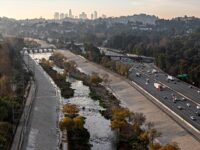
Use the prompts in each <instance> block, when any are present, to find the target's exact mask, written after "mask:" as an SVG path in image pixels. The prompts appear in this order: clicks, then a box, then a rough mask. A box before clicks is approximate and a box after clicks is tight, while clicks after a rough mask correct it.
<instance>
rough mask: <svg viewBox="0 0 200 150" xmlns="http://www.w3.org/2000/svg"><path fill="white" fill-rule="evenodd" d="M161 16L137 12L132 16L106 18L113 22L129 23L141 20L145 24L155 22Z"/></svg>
mask: <svg viewBox="0 0 200 150" xmlns="http://www.w3.org/2000/svg"><path fill="white" fill-rule="evenodd" d="M158 19H159V18H158V17H157V16H155V15H146V14H135V15H132V16H121V17H112V18H111V17H109V18H106V19H104V20H106V21H110V22H112V23H125V24H126V23H128V22H141V23H143V24H155V22H156V20H158Z"/></svg>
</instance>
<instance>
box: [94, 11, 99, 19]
mask: <svg viewBox="0 0 200 150" xmlns="http://www.w3.org/2000/svg"><path fill="white" fill-rule="evenodd" d="M97 18H98V14H97V11H94V19H97Z"/></svg>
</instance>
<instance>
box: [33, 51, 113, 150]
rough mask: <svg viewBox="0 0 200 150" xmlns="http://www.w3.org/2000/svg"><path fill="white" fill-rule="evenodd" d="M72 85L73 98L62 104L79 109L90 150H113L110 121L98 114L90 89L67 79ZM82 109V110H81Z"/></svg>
mask: <svg viewBox="0 0 200 150" xmlns="http://www.w3.org/2000/svg"><path fill="white" fill-rule="evenodd" d="M50 55H51V54H49V53H48V54H46V55H45V54H34V55H33V54H32V58H34V59H35V60H37V61H39V59H42V58H45V59H48V58H49V57H50ZM54 70H57V71H58V72H62V71H63V70H61V69H59V68H57V67H54ZM67 80H68V81H69V82H70V83H72V88H73V89H74V90H75V93H74V97H72V98H70V99H63V104H65V103H71V104H76V105H77V106H78V107H79V108H80V111H79V114H80V115H82V116H84V117H85V118H86V120H85V128H86V129H88V131H89V133H90V144H92V148H91V149H92V150H115V149H116V148H115V146H114V145H115V144H114V141H115V140H114V139H115V138H114V137H115V136H114V132H113V131H111V129H110V121H109V120H107V119H105V118H104V117H103V116H102V115H101V114H100V112H99V110H103V108H102V107H101V106H99V102H98V101H95V100H92V99H91V98H90V97H89V93H90V89H89V87H88V86H85V85H83V83H82V81H79V80H75V79H72V78H68V79H67ZM82 108H84V109H82Z"/></svg>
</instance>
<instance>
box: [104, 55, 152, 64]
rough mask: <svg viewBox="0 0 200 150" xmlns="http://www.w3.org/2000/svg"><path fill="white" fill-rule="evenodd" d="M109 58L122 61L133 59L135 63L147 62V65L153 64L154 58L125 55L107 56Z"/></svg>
mask: <svg viewBox="0 0 200 150" xmlns="http://www.w3.org/2000/svg"><path fill="white" fill-rule="evenodd" d="M105 55H106V56H107V57H109V58H111V59H112V58H119V59H120V60H122V59H124V58H125V59H131V60H133V61H138V62H145V63H153V62H154V58H152V57H146V56H140V55H129V54H127V55H123V54H105Z"/></svg>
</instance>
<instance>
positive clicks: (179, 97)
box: [132, 70, 196, 113]
mask: <svg viewBox="0 0 200 150" xmlns="http://www.w3.org/2000/svg"><path fill="white" fill-rule="evenodd" d="M132 71H134V70H132ZM140 73H141V72H140ZM143 77H144V79H142V80H143V81H145V83H146V79H145V78H148V79H149V80H151V81H152V82H153V83H155V82H156V81H155V78H151V77H149V76H147V75H145V74H142V76H141V77H140V78H143ZM152 87H153V88H154V89H155V87H154V85H153V86H152ZM147 90H148V89H147ZM165 90H168V91H169V92H170V93H171V94H172V93H173V94H174V95H176V97H177V98H178V99H179V100H180V99H181V95H179V94H178V93H176V92H174V91H172V90H171V89H168V88H165ZM164 96H165V95H164ZM164 96H163V97H164ZM163 97H162V98H163ZM184 102H185V101H184ZM187 103H188V102H187ZM190 104H192V105H193V107H194V108H195V106H196V105H195V104H194V103H192V102H190ZM194 110H195V109H194ZM194 110H193V111H194ZM194 113H195V112H194Z"/></svg>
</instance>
